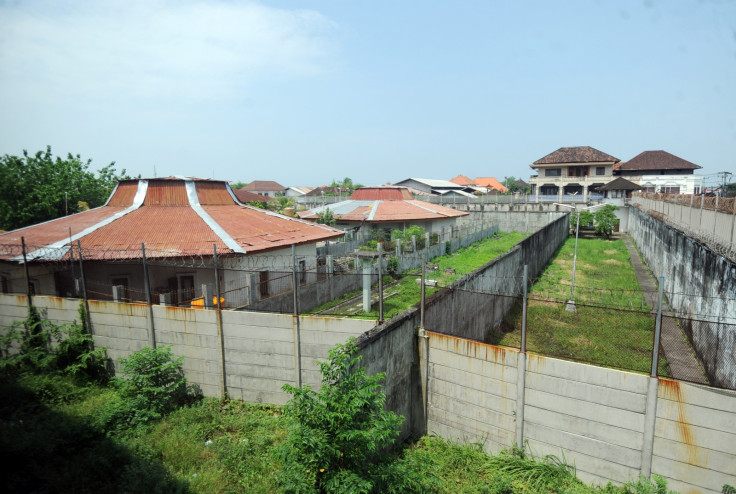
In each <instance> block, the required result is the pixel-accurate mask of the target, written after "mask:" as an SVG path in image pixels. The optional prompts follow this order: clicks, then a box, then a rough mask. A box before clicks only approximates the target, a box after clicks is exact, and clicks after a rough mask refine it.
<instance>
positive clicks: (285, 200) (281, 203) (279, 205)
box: [268, 195, 294, 214]
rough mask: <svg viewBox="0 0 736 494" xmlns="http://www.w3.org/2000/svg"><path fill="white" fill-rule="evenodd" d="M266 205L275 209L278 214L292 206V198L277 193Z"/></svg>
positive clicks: (283, 212)
mask: <svg viewBox="0 0 736 494" xmlns="http://www.w3.org/2000/svg"><path fill="white" fill-rule="evenodd" d="M268 207H269V208H271V209H273V210H275V211H276V212H277V213H279V214H285V213H286V209H288V208H293V207H294V198H293V197H286V196H284V195H277V196H276V197H275V198H274V200H273V201H271V202H269V203H268Z"/></svg>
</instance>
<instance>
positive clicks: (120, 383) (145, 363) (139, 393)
mask: <svg viewBox="0 0 736 494" xmlns="http://www.w3.org/2000/svg"><path fill="white" fill-rule="evenodd" d="M183 359H184V357H179V358H176V359H175V358H174V356H173V355H172V353H171V347H170V346H168V347H157V348H150V347H145V348H143V349H142V350H140V351H138V352H135V353H132V354H131V355H130V356H128V357H126V358H122V359H120V366H121V368H122V371H123V376H124V378H113V383H114V384H115V385H116V386H117V388H118V390H119V393H120V398H119V399H118V400H111V401H110V402H109V404H108V406H107V408H106V409H105V410H101V411H100V413H99V415H100V417H98V420H99V422H100V423H101V424H102V425H103V427H104V428H105V429H107V430H110V429H122V428H124V427H126V426H131V427H137V426H139V425H143V424H146V423H148V422H151V421H154V420H158V419H160V418H161V417H163V416H164V415H166V414H167V413H169V412H171V411H173V410H175V409H176V408H178V407H180V406H182V405H184V404H187V403H189V402H191V401H192V400H193V399H194V398H196V393H195V392H194V390H193V389H192V388H191V387H189V386H188V385H187V380H186V378H185V377H184V370H183V367H182V361H183Z"/></svg>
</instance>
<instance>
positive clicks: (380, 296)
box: [378, 242, 383, 324]
mask: <svg viewBox="0 0 736 494" xmlns="http://www.w3.org/2000/svg"><path fill="white" fill-rule="evenodd" d="M381 323H383V242H379V243H378V324H381Z"/></svg>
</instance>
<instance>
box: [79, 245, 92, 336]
mask: <svg viewBox="0 0 736 494" xmlns="http://www.w3.org/2000/svg"><path fill="white" fill-rule="evenodd" d="M77 250H79V276H80V278H81V279H82V297H83V298H84V312H85V313H86V314H87V321H86V322H87V331H88V332H89V333H90V334H92V314H90V313H89V298H88V297H87V281H86V280H85V277H84V259H83V258H84V256H83V255H82V242H81V241H80V240H77Z"/></svg>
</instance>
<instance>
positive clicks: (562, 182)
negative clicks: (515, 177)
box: [529, 146, 621, 200]
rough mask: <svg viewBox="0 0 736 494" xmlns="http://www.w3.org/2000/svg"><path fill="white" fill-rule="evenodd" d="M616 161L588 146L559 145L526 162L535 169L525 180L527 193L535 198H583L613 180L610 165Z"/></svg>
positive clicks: (594, 193)
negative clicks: (543, 155)
mask: <svg viewBox="0 0 736 494" xmlns="http://www.w3.org/2000/svg"><path fill="white" fill-rule="evenodd" d="M619 161H621V160H619V159H618V158H615V157H613V156H611V155H609V154H606V153H604V152H602V151H599V150H597V149H595V148H592V147H590V146H576V147H564V148H560V149H558V150H557V151H555V152H553V153H550V154H548V155H547V156H545V157H543V158H541V159H538V160H537V161H535V162H534V163H532V164H531V165H529V166H530V167H531V168H533V169H534V171H536V172H537V174H536V175H533V176H532V177H531V179H530V180H529V182H530V186H531V194H532V195H533V196H534V197H535V198H536V199H537V200H539V199H540V198H542V199H545V198H546V199H550V200H562V198H563V197H564V196H577V197H582V198H583V199H584V200H586V199H588V198H589V197H591V195H598V187H601V186H603V185H605V184H607V183H608V182H610V181H611V180H613V178H614V176H613V168H614V165H615V164H616V163H618V162H619Z"/></svg>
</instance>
